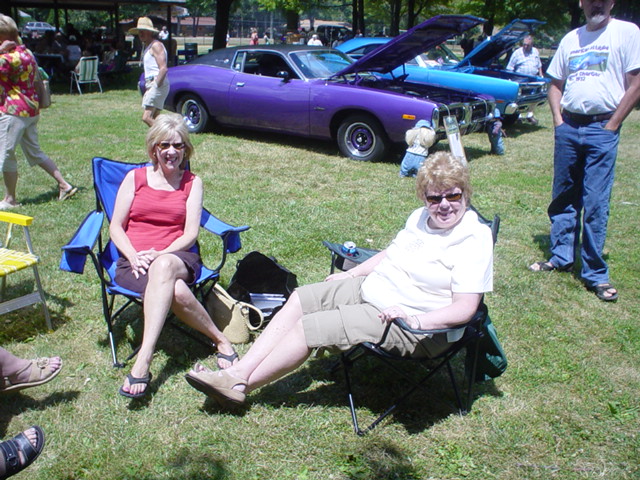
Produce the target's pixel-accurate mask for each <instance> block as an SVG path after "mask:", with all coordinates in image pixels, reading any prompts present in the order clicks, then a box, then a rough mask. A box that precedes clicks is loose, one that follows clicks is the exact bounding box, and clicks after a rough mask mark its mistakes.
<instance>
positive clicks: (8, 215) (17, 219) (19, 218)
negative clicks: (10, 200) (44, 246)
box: [0, 211, 33, 227]
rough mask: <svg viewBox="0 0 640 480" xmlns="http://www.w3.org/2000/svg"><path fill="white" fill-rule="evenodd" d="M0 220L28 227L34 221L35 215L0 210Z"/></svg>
mask: <svg viewBox="0 0 640 480" xmlns="http://www.w3.org/2000/svg"><path fill="white" fill-rule="evenodd" d="M0 222H6V223H13V224H14V225H22V226H23V227H28V226H30V225H31V223H32V222H33V217H29V216H27V215H22V214H20V213H13V212H6V211H0Z"/></svg>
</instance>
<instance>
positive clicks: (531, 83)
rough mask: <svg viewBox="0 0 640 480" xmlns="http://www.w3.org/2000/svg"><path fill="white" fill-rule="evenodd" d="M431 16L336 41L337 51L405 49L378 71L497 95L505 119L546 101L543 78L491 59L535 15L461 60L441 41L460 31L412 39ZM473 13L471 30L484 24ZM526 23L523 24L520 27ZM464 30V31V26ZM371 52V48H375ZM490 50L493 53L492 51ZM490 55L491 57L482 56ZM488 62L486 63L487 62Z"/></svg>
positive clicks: (516, 37) (516, 39)
mask: <svg viewBox="0 0 640 480" xmlns="http://www.w3.org/2000/svg"><path fill="white" fill-rule="evenodd" d="M433 20H434V19H431V20H427V21H426V22H424V23H422V24H420V25H419V26H418V27H414V28H413V29H410V30H408V31H407V32H406V33H404V34H402V35H399V36H397V37H394V38H386V37H357V38H353V39H351V40H348V41H346V42H344V43H343V44H341V45H339V46H338V47H337V48H338V50H340V51H342V52H344V53H346V54H347V55H349V56H350V57H352V58H354V59H360V58H362V57H364V56H367V55H369V54H373V55H379V54H380V53H381V52H383V51H384V50H387V49H388V50H401V51H403V52H405V58H406V60H405V62H406V63H405V64H404V65H401V66H399V67H397V68H395V69H393V70H388V71H384V72H383V71H380V73H383V74H384V75H385V76H386V77H387V78H406V79H407V80H409V81H413V82H421V83H429V84H434V85H442V86H447V87H452V88H458V89H464V90H469V91H472V92H477V93H480V94H485V95H490V96H492V97H494V98H495V100H496V107H497V108H498V109H499V110H500V113H501V114H502V116H503V117H504V119H505V123H510V122H513V121H515V120H516V119H517V118H518V116H519V113H520V112H523V111H526V110H528V108H529V106H531V105H535V106H540V105H544V104H545V103H546V101H547V89H548V83H549V81H548V80H547V79H545V78H542V77H533V76H530V75H522V74H516V73H514V72H509V71H506V70H504V69H503V68H497V67H496V66H495V65H493V66H492V65H490V64H491V59H493V58H494V56H495V55H496V54H500V55H501V54H503V53H505V52H506V51H507V50H509V49H511V48H513V46H514V45H515V44H516V43H517V42H519V41H520V40H521V39H522V38H523V37H524V36H525V35H526V34H527V33H529V31H530V30H529V29H530V28H531V26H532V23H531V22H534V23H533V24H537V23H540V22H537V21H535V20H533V21H531V20H517V21H514V22H512V23H511V24H510V27H508V28H507V27H505V29H503V30H502V31H501V32H499V33H498V34H496V35H494V36H493V37H492V38H491V39H490V40H487V41H486V42H483V43H482V44H480V45H478V47H477V48H476V49H474V50H473V51H472V52H471V53H470V54H469V55H468V56H467V57H465V58H464V59H462V60H460V59H459V58H458V57H457V56H456V55H455V53H453V52H452V51H451V50H449V49H448V48H447V46H446V44H445V43H444V42H445V41H446V40H448V39H449V38H452V37H454V36H455V35H459V34H460V33H462V32H455V31H453V30H449V31H446V32H443V31H442V30H439V29H436V28H434V29H433V30H432V32H431V35H430V39H431V41H430V42H427V41H426V40H425V41H423V42H422V43H420V44H417V43H416V42H415V32H414V29H416V28H421V29H422V30H423V31H425V32H429V25H430V23H431V22H432V21H433ZM483 22H484V20H483V19H481V18H477V17H476V22H475V23H470V22H466V23H465V24H464V27H465V28H466V29H471V28H473V27H474V26H476V25H479V24H481V23H483ZM523 26H524V27H526V28H521V27H523ZM463 31H466V30H463ZM374 52H375V53H374ZM491 54H493V55H491ZM488 56H491V58H490V60H489V61H485V57H488ZM487 63H489V66H487Z"/></svg>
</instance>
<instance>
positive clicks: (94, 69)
mask: <svg viewBox="0 0 640 480" xmlns="http://www.w3.org/2000/svg"><path fill="white" fill-rule="evenodd" d="M99 64H100V60H98V57H82V58H80V60H79V61H78V65H76V68H75V70H72V71H71V85H70V86H69V93H73V84H74V82H75V84H76V87H77V88H78V92H79V93H80V95H82V89H81V88H80V85H82V84H87V83H89V84H92V83H97V84H98V87H99V88H100V93H102V85H101V84H100V77H99V76H98V65H99Z"/></svg>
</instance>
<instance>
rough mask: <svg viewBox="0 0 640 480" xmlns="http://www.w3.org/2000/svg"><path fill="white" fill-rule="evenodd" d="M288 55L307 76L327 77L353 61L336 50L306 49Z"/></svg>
mask: <svg viewBox="0 0 640 480" xmlns="http://www.w3.org/2000/svg"><path fill="white" fill-rule="evenodd" d="M290 56H291V59H292V60H293V62H294V63H295V64H296V66H297V67H298V68H299V69H300V70H301V71H302V73H303V74H304V76H305V77H307V78H329V77H331V76H333V75H335V74H336V73H338V72H339V71H340V70H342V69H343V68H346V67H347V66H348V65H350V64H351V63H353V60H351V59H350V58H349V57H347V56H346V55H345V54H344V53H342V52H339V51H337V50H323V49H317V50H316V49H314V50H306V51H302V52H293V53H291V55H290Z"/></svg>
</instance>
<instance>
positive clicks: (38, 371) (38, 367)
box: [0, 358, 62, 392]
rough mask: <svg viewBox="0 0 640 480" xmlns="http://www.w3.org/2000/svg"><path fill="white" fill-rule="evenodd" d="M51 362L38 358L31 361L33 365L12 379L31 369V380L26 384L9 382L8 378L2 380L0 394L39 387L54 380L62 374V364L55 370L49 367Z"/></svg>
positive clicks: (17, 373) (0, 379)
mask: <svg viewBox="0 0 640 480" xmlns="http://www.w3.org/2000/svg"><path fill="white" fill-rule="evenodd" d="M49 361H50V359H49V358H36V359H35V360H31V363H30V364H29V365H27V366H26V367H24V368H23V369H22V370H20V371H19V372H16V374H15V375H11V376H12V377H16V376H18V375H20V374H21V373H22V372H24V371H26V370H27V369H28V368H29V367H31V372H30V373H29V380H27V381H26V382H20V383H13V382H12V381H11V380H9V377H8V376H7V377H2V378H0V392H11V391H18V390H22V389H23V388H30V387H37V386H38V385H42V384H44V383H47V382H49V381H51V380H53V379H54V378H56V376H57V375H58V374H59V373H60V370H62V364H60V368H58V369H57V370H53V369H52V368H51V367H50V366H49Z"/></svg>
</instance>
